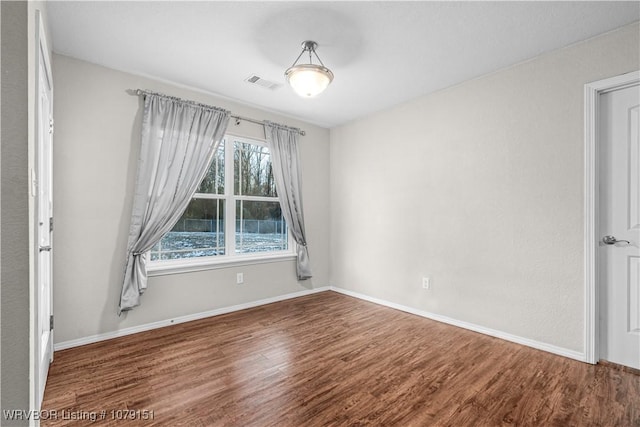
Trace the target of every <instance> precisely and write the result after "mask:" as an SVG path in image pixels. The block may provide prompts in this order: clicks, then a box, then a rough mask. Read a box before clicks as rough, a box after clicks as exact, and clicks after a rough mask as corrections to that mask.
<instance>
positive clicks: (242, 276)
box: [236, 273, 244, 285]
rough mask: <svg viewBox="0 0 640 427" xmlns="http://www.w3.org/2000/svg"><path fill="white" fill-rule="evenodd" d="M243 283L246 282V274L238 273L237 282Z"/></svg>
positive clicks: (238, 283)
mask: <svg viewBox="0 0 640 427" xmlns="http://www.w3.org/2000/svg"><path fill="white" fill-rule="evenodd" d="M242 283H244V274H243V273H238V274H236V284H237V285H241V284H242Z"/></svg>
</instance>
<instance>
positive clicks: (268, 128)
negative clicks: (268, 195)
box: [264, 122, 312, 280]
mask: <svg viewBox="0 0 640 427" xmlns="http://www.w3.org/2000/svg"><path fill="white" fill-rule="evenodd" d="M264 132H265V138H266V140H267V145H268V146H269V152H270V153H271V164H272V166H273V176H274V178H275V180H276V189H277V190H278V198H279V200H280V207H281V208H282V214H283V215H284V219H285V220H286V221H287V226H288V227H289V232H290V233H291V236H292V237H293V239H294V240H295V242H296V243H297V253H298V262H297V268H296V270H297V274H298V280H306V279H309V278H311V276H312V273H311V263H310V261H309V250H308V248H307V237H306V232H305V228H304V215H303V208H302V179H301V172H300V156H299V154H298V135H299V134H300V130H299V129H293V128H287V127H284V126H281V125H277V124H275V123H271V122H265V124H264Z"/></svg>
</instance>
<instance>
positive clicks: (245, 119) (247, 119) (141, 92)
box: [131, 89, 307, 136]
mask: <svg viewBox="0 0 640 427" xmlns="http://www.w3.org/2000/svg"><path fill="white" fill-rule="evenodd" d="M131 92H133V94H134V95H138V96H140V95H144V94H147V93H149V94H155V95H161V96H166V97H167V98H173V99H177V100H179V101H183V102H190V103H193V104H197V105H205V104H200V103H199V102H194V101H189V100H186V99H182V98H178V97H175V96H171V95H164V94H162V93H157V92H151V91H148V90H142V89H136V90H131ZM211 107H213V106H211ZM213 108H218V107H213ZM229 117H231V118H232V119H235V120H236V126H238V125H239V124H240V121H243V122H250V123H255V124H257V125H262V126H264V120H258V119H252V118H250V117H243V116H238V115H235V114H231V115H230V116H229ZM284 127H288V126H284ZM298 133H299V134H300V135H302V136H305V135H306V134H307V132H305V131H304V130H301V129H298Z"/></svg>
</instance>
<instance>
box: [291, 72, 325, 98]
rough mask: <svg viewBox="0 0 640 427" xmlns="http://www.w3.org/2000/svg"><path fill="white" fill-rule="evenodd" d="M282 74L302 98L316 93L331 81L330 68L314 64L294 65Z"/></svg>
mask: <svg viewBox="0 0 640 427" xmlns="http://www.w3.org/2000/svg"><path fill="white" fill-rule="evenodd" d="M284 75H285V76H286V77H287V81H288V82H289V84H290V85H291V87H292V88H293V90H295V91H296V93H297V94H298V95H300V96H302V97H304V98H312V97H314V96H316V95H318V94H319V93H321V92H322V91H324V90H325V89H326V88H327V86H329V83H331V82H332V81H333V73H332V72H331V70H329V69H328V68H327V67H323V66H321V65H315V64H301V65H296V66H294V67H291V68H289V69H288V70H287V71H286V72H285V73H284Z"/></svg>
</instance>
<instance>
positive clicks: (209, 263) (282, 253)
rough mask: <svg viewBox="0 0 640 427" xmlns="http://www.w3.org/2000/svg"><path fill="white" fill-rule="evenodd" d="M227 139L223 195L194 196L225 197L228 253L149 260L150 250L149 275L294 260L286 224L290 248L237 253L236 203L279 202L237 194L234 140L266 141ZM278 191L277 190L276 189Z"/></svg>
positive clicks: (246, 140)
mask: <svg viewBox="0 0 640 427" xmlns="http://www.w3.org/2000/svg"><path fill="white" fill-rule="evenodd" d="M222 142H224V158H225V162H224V168H225V169H224V194H214V193H194V195H193V196H192V199H208V200H224V224H225V238H224V241H225V253H224V255H211V256H201V257H191V258H179V259H171V260H156V261H151V260H150V252H148V253H147V259H148V262H147V275H148V276H149V277H153V276H161V275H165V274H176V273H185V272H191V271H203V270H213V269H218V268H229V267H233V266H239V265H251V264H264V263H271V262H281V261H288V260H295V259H296V258H297V253H296V250H295V249H296V248H295V246H294V245H296V243H295V241H294V240H293V238H292V237H291V233H290V232H289V230H288V225H287V249H286V250H279V251H268V252H255V253H236V231H237V230H236V202H237V201H239V200H241V201H268V202H274V201H277V202H278V203H279V199H278V197H269V196H245V195H236V194H235V185H234V178H235V176H234V173H235V171H234V161H233V159H234V150H235V143H236V142H238V143H246V144H252V145H258V146H262V147H268V146H267V142H266V141H264V140H260V139H255V138H248V137H244V136H238V135H234V134H232V133H226V134H225V135H224V137H223V138H222V141H221V143H222ZM276 191H277V189H276Z"/></svg>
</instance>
